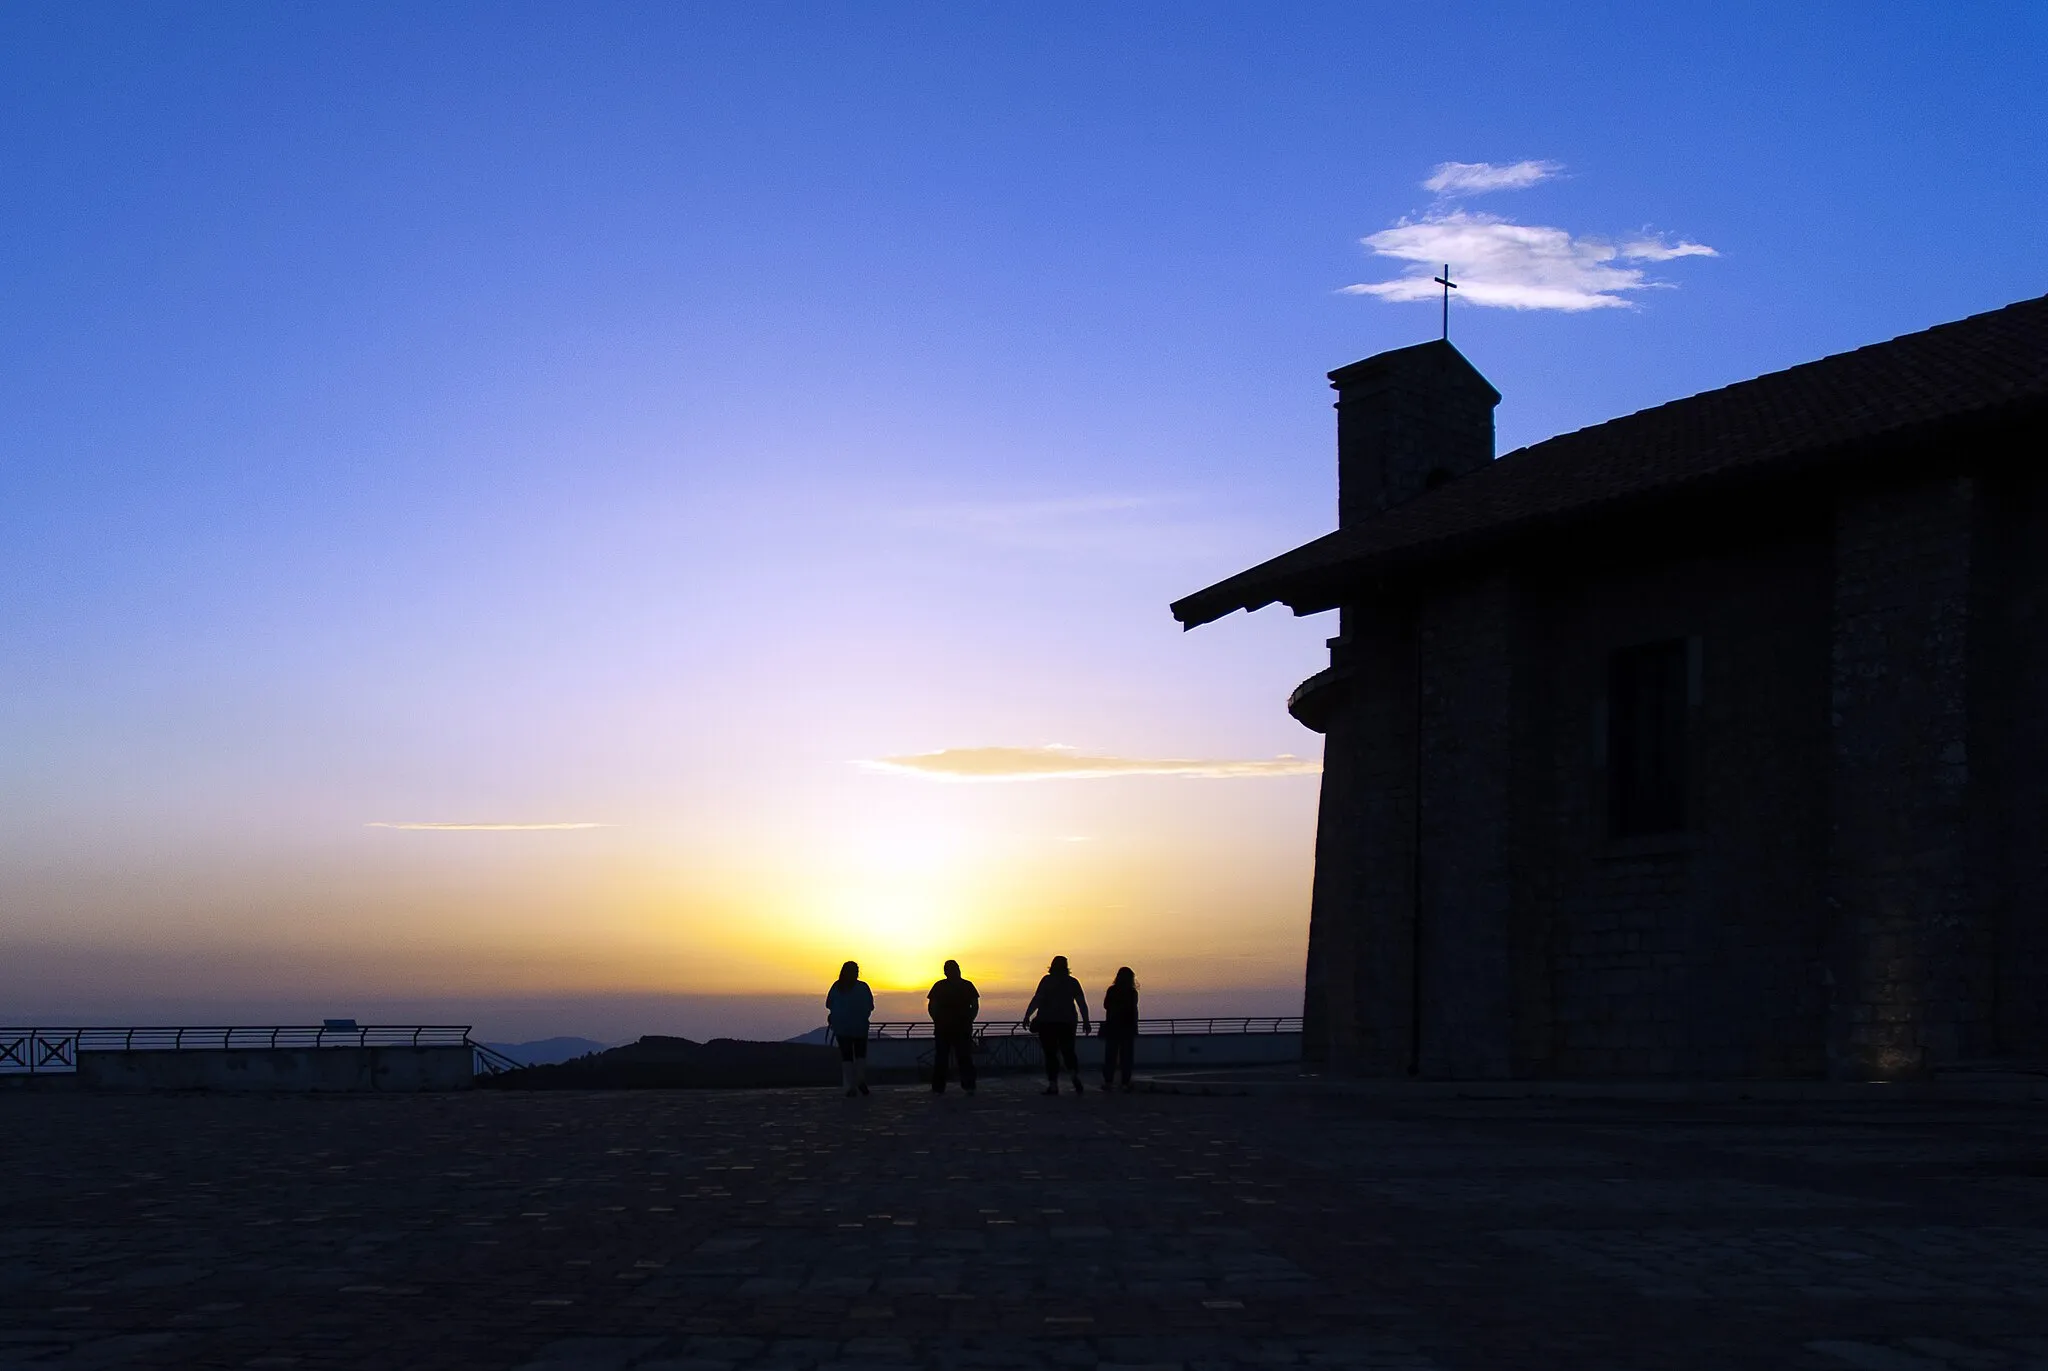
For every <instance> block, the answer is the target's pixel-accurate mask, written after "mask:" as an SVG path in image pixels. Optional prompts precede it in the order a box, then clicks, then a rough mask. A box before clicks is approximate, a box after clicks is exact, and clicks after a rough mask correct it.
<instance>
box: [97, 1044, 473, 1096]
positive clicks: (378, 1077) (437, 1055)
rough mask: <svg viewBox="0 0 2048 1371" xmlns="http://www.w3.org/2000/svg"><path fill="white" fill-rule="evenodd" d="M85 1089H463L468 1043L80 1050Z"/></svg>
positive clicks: (468, 1081) (468, 1075)
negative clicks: (168, 1049) (173, 1049)
mask: <svg viewBox="0 0 2048 1371" xmlns="http://www.w3.org/2000/svg"><path fill="white" fill-rule="evenodd" d="M75 1079H76V1081H77V1083H78V1086H79V1087H80V1088H83V1089H86V1090H229V1091H279V1092H291V1093H297V1094H303V1093H306V1092H309V1091H314V1092H340V1091H373V1090H381V1091H389V1092H399V1093H403V1092H413V1091H421V1090H467V1089H469V1088H470V1086H471V1085H472V1084H474V1082H475V1076H474V1062H473V1060H472V1057H471V1053H470V1049H469V1048H468V1047H301V1048H292V1047H272V1048H229V1049H226V1050H221V1049H196V1050H195V1049H187V1050H183V1051H175V1052H172V1051H164V1052H148V1051H135V1052H80V1053H79V1054H78V1073H77V1076H76V1078H75Z"/></svg>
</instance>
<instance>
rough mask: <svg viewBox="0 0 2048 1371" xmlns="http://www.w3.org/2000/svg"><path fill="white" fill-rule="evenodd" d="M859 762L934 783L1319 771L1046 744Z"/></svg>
mask: <svg viewBox="0 0 2048 1371" xmlns="http://www.w3.org/2000/svg"><path fill="white" fill-rule="evenodd" d="M861 765H863V766H866V767H868V768H870V769H872V770H876V771H890V772H896V773H899V774H903V775H910V776H921V777H924V778H926V779H928V780H937V781H1084V780H1100V779H1102V778H1104V777H1109V776H1190V777H1195V778H1198V779H1202V780H1218V781H1220V780H1243V779H1250V778H1255V777H1267V776H1313V775H1316V774H1318V773H1320V772H1321V771H1322V769H1323V764H1322V763H1321V762H1317V761H1310V760H1308V759H1306V758H1302V757H1294V756H1289V755H1286V754H1283V755H1281V756H1278V757H1274V758H1272V759H1270V760H1265V761H1255V760H1220V759H1212V760H1204V759H1198V758H1187V757H1168V758H1159V757H1108V756H1099V755H1096V754H1092V753H1085V752H1077V751H1075V750H1074V749H1073V748H1071V747H1062V746H1059V745H1057V744H1053V745H1049V746H1046V747H949V748H945V749H942V750H941V751H938V752H919V753H914V754H911V755H908V756H902V757H878V758H875V759H873V760H871V761H865V762H863V763H861Z"/></svg>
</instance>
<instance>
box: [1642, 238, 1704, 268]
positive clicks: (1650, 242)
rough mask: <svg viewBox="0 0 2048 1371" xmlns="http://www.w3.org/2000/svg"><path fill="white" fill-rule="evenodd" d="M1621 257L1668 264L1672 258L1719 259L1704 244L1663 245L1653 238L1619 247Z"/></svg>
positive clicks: (1663, 243) (1681, 243)
mask: <svg viewBox="0 0 2048 1371" xmlns="http://www.w3.org/2000/svg"><path fill="white" fill-rule="evenodd" d="M1621 255H1622V256H1623V257H1626V258H1629V259H1630V260H1631V261H1636V262H1668V261H1670V260H1671V259H1672V258H1674V257H1719V256H1720V255H1721V254H1720V253H1718V252H1716V251H1714V250H1713V249H1712V248H1710V247H1708V246H1707V245H1706V244H1705V243H1690V242H1680V243H1665V242H1660V241H1658V240H1657V239H1655V238H1637V239H1634V240H1632V241H1630V242H1626V243H1623V244H1622V245H1621Z"/></svg>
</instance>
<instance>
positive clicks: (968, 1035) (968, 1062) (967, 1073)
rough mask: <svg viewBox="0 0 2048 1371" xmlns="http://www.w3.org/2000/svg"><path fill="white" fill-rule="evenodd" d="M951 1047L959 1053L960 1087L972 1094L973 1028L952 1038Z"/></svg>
mask: <svg viewBox="0 0 2048 1371" xmlns="http://www.w3.org/2000/svg"><path fill="white" fill-rule="evenodd" d="M953 1049H954V1050H955V1051H956V1052H958V1053H959V1054H960V1088H961V1089H962V1090H965V1091H966V1092H967V1093H968V1094H970V1095H972V1094H973V1093H974V1030H972V1029H969V1030H968V1031H967V1032H965V1033H962V1034H961V1035H960V1036H959V1037H957V1038H955V1039H953Z"/></svg>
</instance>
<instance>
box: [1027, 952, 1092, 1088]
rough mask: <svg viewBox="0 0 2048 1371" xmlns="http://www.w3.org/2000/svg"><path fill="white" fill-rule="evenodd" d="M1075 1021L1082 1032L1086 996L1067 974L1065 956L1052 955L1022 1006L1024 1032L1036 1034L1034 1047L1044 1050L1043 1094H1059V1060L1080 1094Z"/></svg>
mask: <svg viewBox="0 0 2048 1371" xmlns="http://www.w3.org/2000/svg"><path fill="white" fill-rule="evenodd" d="M1077 1021H1078V1022H1079V1024H1080V1027H1081V1031H1082V1032H1083V1033H1086V1032H1087V1031H1088V997H1087V996H1086V995H1084V994H1083V993H1082V992H1081V983H1080V982H1079V981H1077V980H1075V979H1074V978H1073V977H1072V976H1071V975H1069V974H1068V972H1067V959H1066V958H1065V957H1054V958H1053V959H1052V965H1051V966H1049V967H1047V968H1046V971H1045V975H1043V976H1042V977H1040V978H1039V981H1038V993H1037V994H1035V995H1033V996H1032V997H1031V1003H1030V1004H1028V1005H1026V1006H1025V1007H1024V1027H1025V1029H1026V1031H1029V1032H1036V1033H1037V1034H1038V1046H1039V1048H1040V1049H1041V1050H1042V1051H1044V1053H1045V1090H1044V1092H1043V1093H1045V1094H1047V1095H1057V1094H1059V1093H1060V1063H1061V1062H1062V1061H1064V1062H1065V1063H1066V1066H1067V1071H1068V1072H1069V1073H1070V1074H1071V1075H1072V1076H1073V1078H1074V1093H1075V1094H1076V1095H1078V1094H1080V1093H1081V1063H1080V1061H1079V1060H1078V1059H1077V1058H1076V1057H1075V1056H1074V1026H1075V1023H1076V1022H1077Z"/></svg>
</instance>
